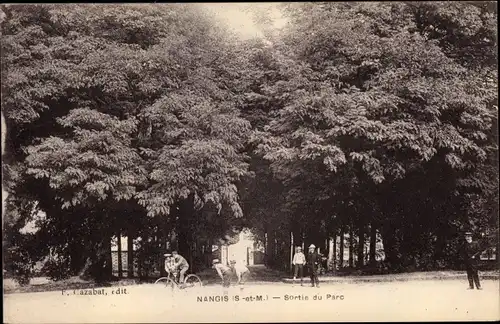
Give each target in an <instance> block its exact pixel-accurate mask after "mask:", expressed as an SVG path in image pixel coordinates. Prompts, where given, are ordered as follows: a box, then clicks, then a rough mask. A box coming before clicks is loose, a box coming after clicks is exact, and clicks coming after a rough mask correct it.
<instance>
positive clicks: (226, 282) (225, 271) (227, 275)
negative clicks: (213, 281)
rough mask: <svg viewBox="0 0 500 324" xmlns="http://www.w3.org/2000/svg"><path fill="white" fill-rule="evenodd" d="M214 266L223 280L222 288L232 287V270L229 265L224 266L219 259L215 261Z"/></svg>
mask: <svg viewBox="0 0 500 324" xmlns="http://www.w3.org/2000/svg"><path fill="white" fill-rule="evenodd" d="M212 264H213V266H214V268H215V271H217V273H218V274H219V277H220V278H221V279H222V286H223V287H229V286H230V285H231V273H232V271H231V268H229V267H228V266H227V265H224V264H222V263H221V262H220V261H219V259H214V260H213V261H212Z"/></svg>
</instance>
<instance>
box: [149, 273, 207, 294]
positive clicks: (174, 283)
mask: <svg viewBox="0 0 500 324" xmlns="http://www.w3.org/2000/svg"><path fill="white" fill-rule="evenodd" d="M178 278H179V272H178V271H175V272H169V273H168V276H167V277H161V278H159V279H158V280H156V281H155V284H162V285H165V286H166V287H168V288H170V289H172V290H173V289H175V288H194V287H202V286H203V282H202V281H201V279H200V277H198V276H197V275H195V274H188V275H187V276H186V277H185V278H184V282H183V285H182V286H181V285H180V283H179V279H178Z"/></svg>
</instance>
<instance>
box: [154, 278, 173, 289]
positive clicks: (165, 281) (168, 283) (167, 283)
mask: <svg viewBox="0 0 500 324" xmlns="http://www.w3.org/2000/svg"><path fill="white" fill-rule="evenodd" d="M155 285H164V286H165V287H167V288H169V289H172V290H173V289H174V288H175V286H176V284H175V282H174V281H173V280H172V279H170V278H169V277H161V278H160V279H158V280H156V281H155Z"/></svg>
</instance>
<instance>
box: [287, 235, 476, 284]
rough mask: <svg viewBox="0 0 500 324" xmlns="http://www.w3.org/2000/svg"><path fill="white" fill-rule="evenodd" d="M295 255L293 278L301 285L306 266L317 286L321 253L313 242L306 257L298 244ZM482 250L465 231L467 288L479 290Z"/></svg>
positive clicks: (464, 251)
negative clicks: (479, 268)
mask: <svg viewBox="0 0 500 324" xmlns="http://www.w3.org/2000/svg"><path fill="white" fill-rule="evenodd" d="M295 251H296V252H295V255H294V256H293V259H292V264H293V266H294V276H293V280H294V281H295V280H297V276H299V278H300V285H301V286H302V285H303V283H302V282H303V277H304V267H306V266H307V268H308V270H309V275H310V277H311V286H312V287H319V280H318V273H319V270H320V267H321V255H320V254H319V253H318V252H317V251H316V247H315V246H314V244H311V245H310V246H309V251H308V254H307V257H306V256H305V255H304V253H303V252H302V248H301V247H300V246H298V247H296V249H295ZM483 251H484V247H483V246H482V244H480V243H479V242H478V241H474V240H473V239H472V232H466V233H465V245H464V248H463V260H464V263H465V270H466V272H467V279H468V281H469V288H468V289H474V285H475V287H476V289H478V290H481V289H482V288H481V283H480V281H479V273H478V267H479V257H480V254H481V252H483Z"/></svg>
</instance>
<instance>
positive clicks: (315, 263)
mask: <svg viewBox="0 0 500 324" xmlns="http://www.w3.org/2000/svg"><path fill="white" fill-rule="evenodd" d="M320 262H321V257H320V256H319V254H318V253H317V252H316V246H315V245H314V244H311V245H309V253H308V254H307V265H308V266H309V271H311V287H314V286H316V287H318V288H319V279H318V270H319V269H318V267H319V264H320Z"/></svg>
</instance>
